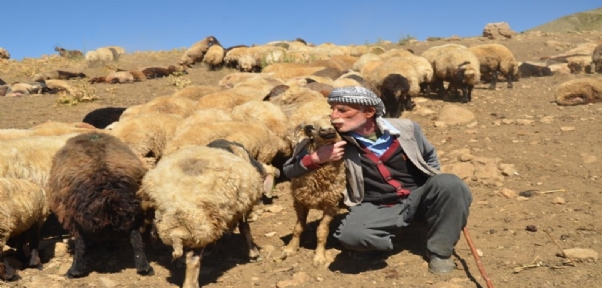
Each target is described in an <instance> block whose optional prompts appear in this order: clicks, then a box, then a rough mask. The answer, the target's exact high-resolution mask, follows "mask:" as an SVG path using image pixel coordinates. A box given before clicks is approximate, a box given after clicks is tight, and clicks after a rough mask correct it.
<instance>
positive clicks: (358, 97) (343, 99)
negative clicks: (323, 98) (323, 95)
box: [327, 86, 385, 117]
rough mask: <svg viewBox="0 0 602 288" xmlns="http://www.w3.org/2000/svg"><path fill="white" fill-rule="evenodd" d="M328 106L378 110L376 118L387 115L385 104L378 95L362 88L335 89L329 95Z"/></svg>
mask: <svg viewBox="0 0 602 288" xmlns="http://www.w3.org/2000/svg"><path fill="white" fill-rule="evenodd" d="M327 101H328V104H332V103H344V104H356V105H362V106H367V107H374V108H376V117H382V116H383V115H385V104H384V103H383V101H382V100H380V98H378V96H376V94H374V93H373V92H372V91H370V90H369V89H367V88H364V87H361V86H346V87H340V88H334V89H332V91H331V92H330V94H328V100H327Z"/></svg>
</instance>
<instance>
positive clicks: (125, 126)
mask: <svg viewBox="0 0 602 288" xmlns="http://www.w3.org/2000/svg"><path fill="white" fill-rule="evenodd" d="M182 122H184V118H183V117H181V116H178V115H175V114H165V113H156V112H155V113H143V114H140V115H137V116H134V117H130V118H127V119H125V120H122V121H119V122H118V123H116V124H115V125H114V127H113V129H112V130H111V135H113V136H116V137H117V138H119V139H120V140H121V141H123V142H124V143H125V144H127V145H128V146H129V147H130V149H132V152H134V154H136V156H137V157H138V158H140V160H142V161H143V162H144V163H145V165H146V167H147V168H149V169H150V168H153V167H154V166H155V163H157V161H159V160H160V159H161V156H162V154H163V149H164V148H165V145H166V144H167V142H168V141H169V140H171V139H172V138H173V137H174V135H175V133H176V129H177V128H178V126H179V125H180V124H182Z"/></svg>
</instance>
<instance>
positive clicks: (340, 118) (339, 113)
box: [330, 103, 374, 133]
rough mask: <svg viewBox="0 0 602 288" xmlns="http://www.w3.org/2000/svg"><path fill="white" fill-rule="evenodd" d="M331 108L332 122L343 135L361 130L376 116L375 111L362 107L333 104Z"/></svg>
mask: <svg viewBox="0 0 602 288" xmlns="http://www.w3.org/2000/svg"><path fill="white" fill-rule="evenodd" d="M330 107H331V109H332V113H331V114H330V121H331V122H332V125H333V126H334V127H335V128H336V129H337V131H339V132H341V133H345V132H350V131H356V130H360V129H359V128H361V127H362V126H363V125H364V124H366V122H367V121H368V118H370V117H372V115H374V112H373V110H374V109H371V108H366V107H364V106H360V105H354V104H340V103H333V104H332V105H331V106H330Z"/></svg>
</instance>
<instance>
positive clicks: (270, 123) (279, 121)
mask: <svg viewBox="0 0 602 288" xmlns="http://www.w3.org/2000/svg"><path fill="white" fill-rule="evenodd" d="M232 119H233V120H235V121H243V122H245V121H248V122H252V123H261V124H263V125H265V126H267V127H268V129H270V131H272V132H274V134H275V135H276V136H278V137H280V138H282V137H284V134H285V133H286V122H287V118H286V115H284V112H282V109H281V108H280V107H279V106H277V105H276V104H273V103H270V102H267V101H261V100H253V101H249V102H247V103H244V104H241V105H238V106H235V107H234V108H233V109H232Z"/></svg>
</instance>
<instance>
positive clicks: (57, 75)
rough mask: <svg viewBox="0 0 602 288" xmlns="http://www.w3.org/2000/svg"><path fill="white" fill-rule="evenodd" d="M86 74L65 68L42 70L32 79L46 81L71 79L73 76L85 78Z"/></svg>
mask: <svg viewBox="0 0 602 288" xmlns="http://www.w3.org/2000/svg"><path fill="white" fill-rule="evenodd" d="M85 77H86V74H84V73H74V72H69V71H63V70H52V71H46V72H40V73H37V74H35V75H33V77H32V78H31V80H32V81H45V80H49V79H60V80H69V79H72V78H85Z"/></svg>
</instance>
